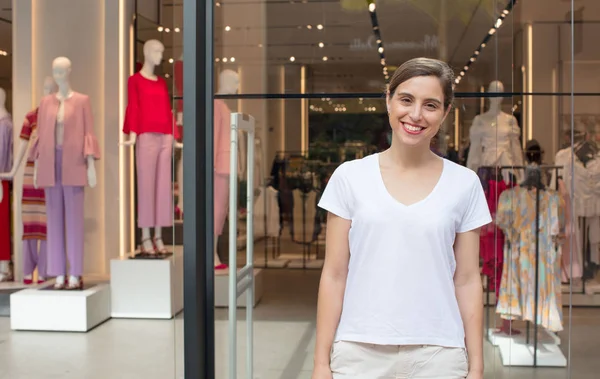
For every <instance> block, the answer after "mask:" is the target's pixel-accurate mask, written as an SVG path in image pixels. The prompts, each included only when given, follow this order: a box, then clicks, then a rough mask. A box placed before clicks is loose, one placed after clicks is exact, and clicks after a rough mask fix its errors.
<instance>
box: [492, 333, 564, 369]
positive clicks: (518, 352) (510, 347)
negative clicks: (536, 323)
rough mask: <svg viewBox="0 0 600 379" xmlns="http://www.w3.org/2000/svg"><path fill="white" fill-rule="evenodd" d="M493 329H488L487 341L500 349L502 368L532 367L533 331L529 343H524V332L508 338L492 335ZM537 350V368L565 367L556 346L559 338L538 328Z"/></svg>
mask: <svg viewBox="0 0 600 379" xmlns="http://www.w3.org/2000/svg"><path fill="white" fill-rule="evenodd" d="M494 331H495V329H494V328H490V329H488V337H489V341H490V342H491V343H492V345H494V346H496V347H497V348H499V349H500V357H501V359H502V364H503V365H504V366H525V367H532V366H533V354H534V351H533V330H532V332H531V335H530V337H529V343H526V339H525V337H526V334H525V333H526V332H525V331H524V330H523V331H522V332H521V334H519V335H514V336H508V335H506V334H504V333H494ZM538 332H539V337H538V348H537V366H538V367H567V358H566V357H565V355H564V354H563V353H562V351H561V350H560V347H559V346H558V345H559V344H560V338H558V337H557V336H555V335H554V334H553V333H548V331H547V330H545V329H544V328H542V327H539V328H538Z"/></svg>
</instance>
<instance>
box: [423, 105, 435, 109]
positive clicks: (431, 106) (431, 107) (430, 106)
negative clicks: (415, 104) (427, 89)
mask: <svg viewBox="0 0 600 379" xmlns="http://www.w3.org/2000/svg"><path fill="white" fill-rule="evenodd" d="M426 107H427V108H429V109H436V108H437V107H436V106H435V104H427V105H426Z"/></svg>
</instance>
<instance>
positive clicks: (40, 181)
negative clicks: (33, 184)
mask: <svg viewBox="0 0 600 379" xmlns="http://www.w3.org/2000/svg"><path fill="white" fill-rule="evenodd" d="M59 105H60V103H59V100H58V98H57V97H56V94H50V95H47V96H44V97H43V98H42V101H41V102H40V106H39V111H38V139H37V140H36V141H35V142H34V145H33V148H32V149H31V152H30V158H31V159H34V160H37V173H36V179H37V186H38V187H40V188H44V187H53V186H54V185H55V180H54V179H55V172H54V160H55V153H56V151H55V150H56V141H55V140H56V117H57V115H58V108H59ZM64 112H65V113H64V133H63V142H62V154H63V158H62V185H63V186H81V187H83V186H86V185H87V184H88V183H87V156H88V155H92V156H93V157H94V158H95V159H100V151H99V148H98V141H97V139H96V135H95V133H94V125H93V119H92V107H91V104H90V98H89V96H87V95H84V94H81V93H78V92H73V93H72V94H71V96H70V97H69V98H67V99H65V104H64Z"/></svg>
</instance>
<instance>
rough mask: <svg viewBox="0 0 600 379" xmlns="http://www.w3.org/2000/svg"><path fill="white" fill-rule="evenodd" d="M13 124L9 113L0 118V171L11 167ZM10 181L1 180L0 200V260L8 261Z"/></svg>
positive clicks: (9, 245) (9, 244)
mask: <svg viewBox="0 0 600 379" xmlns="http://www.w3.org/2000/svg"><path fill="white" fill-rule="evenodd" d="M12 145H13V124H12V119H11V117H10V115H6V116H4V117H2V118H0V172H8V171H10V170H11V168H12V158H13V154H12V152H13V146H12ZM10 188H11V185H10V182H8V181H4V180H3V181H2V191H3V194H4V195H3V196H2V201H1V202H0V261H10V256H11V241H10V233H11V230H10V229H11V228H10V201H11V199H10V197H11V196H10Z"/></svg>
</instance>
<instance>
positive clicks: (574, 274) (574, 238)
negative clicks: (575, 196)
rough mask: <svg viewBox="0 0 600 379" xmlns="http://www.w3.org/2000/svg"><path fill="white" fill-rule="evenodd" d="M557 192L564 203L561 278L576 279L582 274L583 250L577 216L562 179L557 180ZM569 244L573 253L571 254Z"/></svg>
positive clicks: (564, 280)
mask: <svg viewBox="0 0 600 379" xmlns="http://www.w3.org/2000/svg"><path fill="white" fill-rule="evenodd" d="M558 192H559V194H560V196H561V198H562V200H563V202H564V204H565V239H564V241H562V244H561V251H562V253H561V272H562V275H561V279H562V281H563V282H567V281H569V279H578V278H581V277H582V276H583V268H582V266H581V262H583V251H582V249H581V234H580V230H579V223H578V222H577V218H575V217H573V215H572V214H571V199H570V197H569V191H568V190H567V186H566V185H565V182H564V181H563V180H562V179H559V180H558ZM571 246H572V247H573V254H571Z"/></svg>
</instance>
